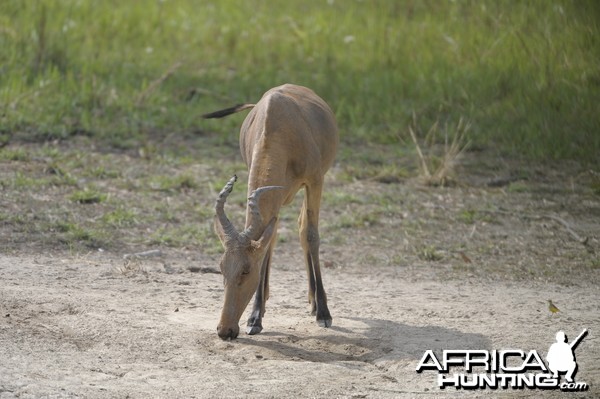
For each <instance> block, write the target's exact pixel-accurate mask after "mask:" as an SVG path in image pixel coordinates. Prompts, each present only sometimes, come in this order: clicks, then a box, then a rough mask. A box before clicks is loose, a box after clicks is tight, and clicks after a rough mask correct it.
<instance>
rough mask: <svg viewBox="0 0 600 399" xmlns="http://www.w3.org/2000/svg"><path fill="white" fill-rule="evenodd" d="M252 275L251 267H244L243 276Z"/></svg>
mask: <svg viewBox="0 0 600 399" xmlns="http://www.w3.org/2000/svg"><path fill="white" fill-rule="evenodd" d="M249 273H250V265H244V267H243V268H242V276H245V275H246V274H249Z"/></svg>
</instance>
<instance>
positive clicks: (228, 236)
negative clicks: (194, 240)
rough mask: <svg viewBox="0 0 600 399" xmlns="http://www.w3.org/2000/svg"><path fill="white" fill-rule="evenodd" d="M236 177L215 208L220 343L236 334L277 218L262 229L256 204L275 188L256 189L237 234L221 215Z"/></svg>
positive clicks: (255, 286) (226, 188)
mask: <svg viewBox="0 0 600 399" xmlns="http://www.w3.org/2000/svg"><path fill="white" fill-rule="evenodd" d="M236 180H237V176H233V177H232V178H231V179H230V180H229V182H228V183H227V184H226V185H225V187H223V190H221V192H220V193H219V197H218V198H217V202H216V205H215V211H216V216H215V231H216V233H217V235H218V236H219V239H220V240H221V244H223V248H224V249H225V253H224V254H223V257H222V258H221V264H220V266H221V273H222V274H223V284H224V286H225V301H224V304H223V310H222V312H221V321H220V322H219V325H218V326H217V333H218V334H219V337H221V338H222V339H235V338H237V336H238V333H239V321H240V318H241V317H242V313H243V312H244V309H246V306H248V303H249V302H250V299H251V298H252V294H254V292H255V291H256V289H257V288H258V283H259V277H260V269H261V265H262V262H263V259H264V257H265V255H266V253H267V251H268V248H269V244H270V242H271V239H272V238H273V235H274V233H275V225H276V222H277V218H273V219H271V220H270V221H269V223H268V224H267V225H266V227H263V223H262V219H261V216H260V210H259V207H258V200H259V198H260V195H261V194H262V193H264V192H265V191H268V190H272V189H278V188H281V187H279V186H267V187H260V188H258V189H256V190H254V191H253V192H252V194H251V195H250V197H249V198H248V208H249V210H250V215H251V220H250V223H249V226H248V227H247V228H246V229H245V230H244V231H243V232H241V233H239V232H238V231H237V230H236V229H235V227H234V226H233V224H232V223H231V221H229V219H228V218H227V216H226V215H225V209H224V206H225V201H226V200H227V196H228V195H229V194H230V193H231V190H232V189H233V184H234V183H235V182H236Z"/></svg>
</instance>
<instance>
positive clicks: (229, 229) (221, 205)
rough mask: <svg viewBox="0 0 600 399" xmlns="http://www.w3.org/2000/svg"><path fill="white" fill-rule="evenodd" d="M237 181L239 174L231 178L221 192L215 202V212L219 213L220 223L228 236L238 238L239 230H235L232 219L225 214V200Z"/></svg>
mask: <svg viewBox="0 0 600 399" xmlns="http://www.w3.org/2000/svg"><path fill="white" fill-rule="evenodd" d="M236 181H237V176H236V175H233V177H232V178H231V179H229V181H228V182H227V184H226V185H225V187H223V189H222V190H221V192H220V193H219V198H217V202H216V203H215V212H216V213H217V218H218V220H219V224H220V225H221V228H222V229H223V233H225V236H226V237H227V238H236V237H238V236H239V234H238V232H237V231H236V230H235V227H234V226H233V224H232V223H231V221H230V220H229V219H228V218H227V215H225V201H226V200H227V196H228V195H229V194H230V193H231V190H233V184H234V183H235V182H236Z"/></svg>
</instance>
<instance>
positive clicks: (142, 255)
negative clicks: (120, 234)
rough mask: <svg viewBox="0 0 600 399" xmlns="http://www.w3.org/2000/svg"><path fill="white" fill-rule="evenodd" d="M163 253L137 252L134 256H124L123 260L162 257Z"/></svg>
mask: <svg viewBox="0 0 600 399" xmlns="http://www.w3.org/2000/svg"><path fill="white" fill-rule="evenodd" d="M162 254H163V253H162V251H161V250H160V249H151V250H150V251H144V252H137V253H134V254H125V255H123V259H125V260H128V259H140V258H150V257H154V256H161V255H162Z"/></svg>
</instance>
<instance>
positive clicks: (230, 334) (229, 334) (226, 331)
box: [217, 326, 240, 340]
mask: <svg viewBox="0 0 600 399" xmlns="http://www.w3.org/2000/svg"><path fill="white" fill-rule="evenodd" d="M239 332H240V328H239V327H238V326H235V327H223V326H218V327H217V334H218V335H219V338H221V339H222V340H228V339H236V338H237V336H238V334H239Z"/></svg>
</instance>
